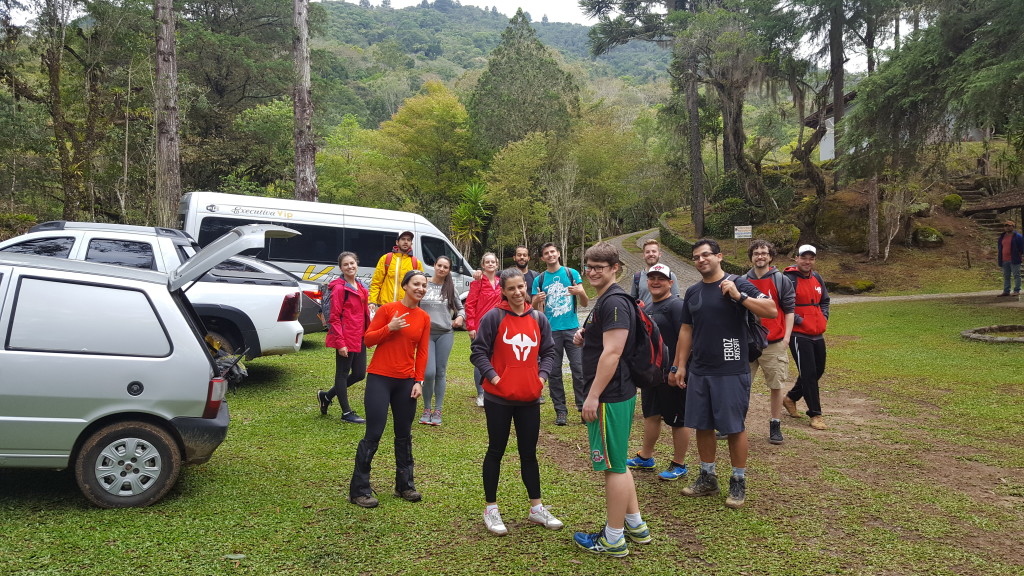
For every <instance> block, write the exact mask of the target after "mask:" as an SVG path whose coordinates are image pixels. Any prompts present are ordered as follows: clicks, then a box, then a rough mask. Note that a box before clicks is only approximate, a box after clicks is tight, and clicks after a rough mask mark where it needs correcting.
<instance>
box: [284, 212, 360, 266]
mask: <svg viewBox="0 0 1024 576" xmlns="http://www.w3.org/2000/svg"><path fill="white" fill-rule="evenodd" d="M274 224H277V225H279V226H286V227H288V228H291V229H292V230H298V232H299V233H300V234H301V236H292V237H291V238H271V239H270V252H269V254H268V256H267V257H266V258H264V260H272V261H284V262H303V263H305V262H312V263H316V264H337V263H338V254H340V253H341V251H342V250H343V248H342V245H343V243H344V235H345V231H344V230H343V229H342V228H338V227H334V226H316V225H314V224H296V223H294V222H274Z"/></svg>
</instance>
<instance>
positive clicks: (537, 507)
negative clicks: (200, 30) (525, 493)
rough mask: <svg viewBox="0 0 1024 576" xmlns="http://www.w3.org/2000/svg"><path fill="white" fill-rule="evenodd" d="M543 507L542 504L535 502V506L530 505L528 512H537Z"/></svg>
mask: <svg viewBox="0 0 1024 576" xmlns="http://www.w3.org/2000/svg"><path fill="white" fill-rule="evenodd" d="M543 508H544V504H537V505H536V506H530V514H537V513H539V512H540V511H541V510H542V509H543Z"/></svg>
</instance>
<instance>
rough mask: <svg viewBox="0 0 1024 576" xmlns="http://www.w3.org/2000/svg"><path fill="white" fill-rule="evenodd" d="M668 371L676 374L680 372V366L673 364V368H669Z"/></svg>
mask: <svg viewBox="0 0 1024 576" xmlns="http://www.w3.org/2000/svg"><path fill="white" fill-rule="evenodd" d="M668 371H669V373H671V374H675V373H677V372H679V366H672V367H671V368H669V369H668Z"/></svg>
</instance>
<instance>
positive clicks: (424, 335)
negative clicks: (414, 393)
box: [365, 302, 430, 381]
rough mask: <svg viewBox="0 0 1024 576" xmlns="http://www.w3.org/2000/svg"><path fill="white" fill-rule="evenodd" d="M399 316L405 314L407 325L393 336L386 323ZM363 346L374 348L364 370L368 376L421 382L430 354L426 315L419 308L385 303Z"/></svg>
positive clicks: (374, 317)
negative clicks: (368, 363) (375, 375)
mask: <svg viewBox="0 0 1024 576" xmlns="http://www.w3.org/2000/svg"><path fill="white" fill-rule="evenodd" d="M402 314H406V316H405V321H406V322H408V325H407V326H406V327H405V328H402V329H401V330H399V331H397V332H392V331H390V330H389V329H388V323H389V322H391V319H392V318H394V317H395V316H401V315H402ZM365 342H366V346H367V348H369V347H371V346H376V347H377V349H376V350H375V351H374V352H373V358H372V359H371V360H370V366H369V368H367V369H366V371H367V372H369V373H370V374H377V375H378V376H388V377H389V378H414V379H416V380H418V381H420V380H423V374H424V373H425V372H426V371H427V354H428V352H429V350H430V315H429V314H427V313H426V312H424V311H423V309H422V308H419V307H416V308H409V307H407V306H406V305H404V304H402V303H401V302H389V303H387V304H385V305H383V306H381V307H380V308H378V309H377V313H376V314H375V315H374V316H373V320H371V321H370V327H369V328H367V329H366V338H365Z"/></svg>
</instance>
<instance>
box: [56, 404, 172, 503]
mask: <svg viewBox="0 0 1024 576" xmlns="http://www.w3.org/2000/svg"><path fill="white" fill-rule="evenodd" d="M180 471H181V453H180V451H179V450H178V445H177V443H176V442H175V441H174V439H173V438H171V436H170V434H168V433H167V432H166V431H164V430H163V429H162V428H159V427H157V426H154V425H152V424H148V423H146V422H117V423H114V424H110V425H108V426H104V427H103V428H100V429H99V430H97V431H96V432H94V433H93V434H92V435H91V436H89V437H88V438H87V439H86V441H85V443H84V444H82V448H81V450H79V451H78V457H77V458H76V459H75V480H76V481H77V482H78V487H79V488H80V489H81V490H82V494H84V495H85V497H86V498H88V499H89V501H90V502H92V503H93V504H95V505H97V506H99V507H101V508H128V507H132V506H149V505H150V504H153V503H154V502H156V501H158V500H160V499H161V498H163V497H164V496H165V495H166V494H167V492H168V491H170V489H171V488H172V487H173V486H174V483H175V482H177V481H178V473H179V472H180Z"/></svg>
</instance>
